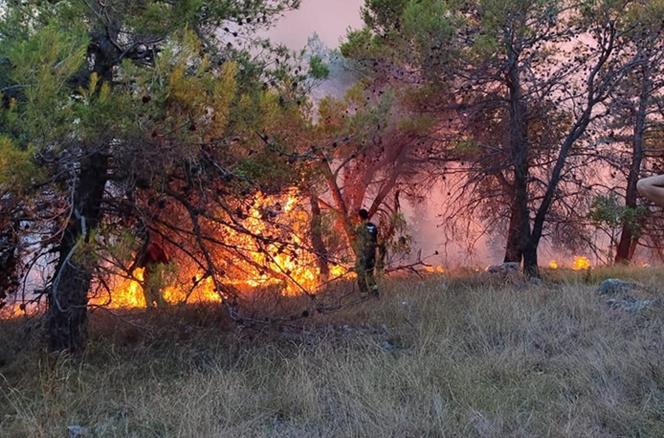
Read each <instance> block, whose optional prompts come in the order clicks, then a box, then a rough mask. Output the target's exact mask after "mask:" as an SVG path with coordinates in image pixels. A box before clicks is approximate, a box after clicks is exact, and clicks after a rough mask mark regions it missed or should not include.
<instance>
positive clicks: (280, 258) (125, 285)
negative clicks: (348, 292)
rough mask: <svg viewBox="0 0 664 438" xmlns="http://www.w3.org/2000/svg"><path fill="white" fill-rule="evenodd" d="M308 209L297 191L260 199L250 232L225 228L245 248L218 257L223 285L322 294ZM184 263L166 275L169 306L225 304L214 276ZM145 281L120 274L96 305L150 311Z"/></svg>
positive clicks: (337, 273)
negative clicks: (311, 244) (310, 239)
mask: <svg viewBox="0 0 664 438" xmlns="http://www.w3.org/2000/svg"><path fill="white" fill-rule="evenodd" d="M303 205H306V203H304V202H302V201H301V200H300V197H299V194H298V192H297V190H296V189H292V190H290V191H289V192H287V193H286V194H285V195H282V196H266V195H264V194H257V195H255V196H254V198H253V200H252V202H251V203H250V206H249V208H248V211H246V212H245V215H244V219H243V220H242V221H241V224H242V227H244V229H245V230H246V231H248V233H247V232H242V230H240V229H238V228H231V227H225V228H223V229H222V230H220V233H219V234H220V235H223V236H224V243H225V244H227V245H228V246H229V247H235V248H241V251H236V252H235V253H228V252H227V253H224V254H218V255H216V256H217V257H220V266H223V267H224V272H225V274H226V275H224V278H222V279H220V281H221V282H222V284H223V285H227V286H232V287H233V288H235V289H237V290H239V291H241V292H246V293H249V292H250V291H252V290H255V289H257V288H268V287H270V288H272V287H274V288H276V289H278V290H280V291H281V293H282V294H283V295H298V294H303V293H305V292H306V293H316V292H317V291H318V290H319V289H320V288H321V286H322V284H321V282H322V281H325V280H326V279H322V278H321V275H320V268H319V267H318V261H317V259H316V256H315V255H314V254H313V252H312V251H311V250H310V248H309V243H308V236H309V233H310V230H309V227H310V218H309V213H308V211H307V210H305V209H304V208H302V206H303ZM266 217H267V218H268V219H266ZM275 235H278V236H279V238H278V239H275V241H274V242H273V243H265V241H261V239H257V238H255V236H275ZM214 256H215V254H213V257H214ZM180 264H181V263H180V262H178V263H173V265H174V266H171V267H169V269H171V270H172V271H173V272H170V273H168V274H167V275H165V276H164V286H163V288H162V291H161V293H162V296H163V298H164V301H165V302H167V303H169V304H177V303H182V302H185V301H186V302H188V303H199V302H220V301H221V297H220V295H219V293H217V291H216V287H215V284H214V280H213V279H212V277H209V276H208V277H205V278H204V277H203V275H204V273H203V272H200V270H199V269H196V268H191V267H187V266H181V265H180ZM329 271H330V273H329V280H334V279H337V278H341V277H344V276H346V275H347V274H348V269H347V268H345V267H344V266H342V265H338V264H330V266H329ZM183 279H184V280H183ZM143 280H144V270H143V269H136V270H135V271H134V272H133V274H132V276H131V278H127V276H119V275H117V276H115V277H113V278H112V279H111V281H110V284H109V289H110V291H111V292H110V294H108V293H107V294H103V293H100V294H99V296H94V297H92V298H91V304H93V305H105V306H108V307H111V308H145V307H146V297H145V294H144V291H143V286H142V284H143Z"/></svg>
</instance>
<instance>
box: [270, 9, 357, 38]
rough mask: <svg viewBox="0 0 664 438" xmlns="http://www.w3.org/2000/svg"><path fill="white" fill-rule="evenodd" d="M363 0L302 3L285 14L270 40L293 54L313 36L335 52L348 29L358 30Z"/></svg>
mask: <svg viewBox="0 0 664 438" xmlns="http://www.w3.org/2000/svg"><path fill="white" fill-rule="evenodd" d="M362 3H363V0H303V1H302V5H301V6H300V8H299V9H298V10H296V11H292V12H289V13H287V14H286V15H285V16H284V17H283V18H282V19H281V20H279V22H277V24H276V25H275V27H274V28H273V29H272V30H271V31H270V38H271V39H272V40H273V41H274V42H276V43H281V44H284V45H286V46H288V47H290V48H291V49H293V50H299V49H301V48H302V47H304V46H305V45H306V44H307V39H308V38H309V37H310V36H312V35H313V34H314V33H316V34H318V36H319V37H320V39H321V41H322V42H323V43H324V44H325V45H326V46H327V47H329V48H332V49H334V48H337V47H338V46H339V42H340V41H341V39H342V38H343V37H344V36H345V35H346V31H347V30H348V29H349V28H353V29H357V28H359V27H361V26H362V19H361V17H360V7H361V6H362Z"/></svg>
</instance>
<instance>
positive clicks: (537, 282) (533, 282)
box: [528, 277, 544, 286]
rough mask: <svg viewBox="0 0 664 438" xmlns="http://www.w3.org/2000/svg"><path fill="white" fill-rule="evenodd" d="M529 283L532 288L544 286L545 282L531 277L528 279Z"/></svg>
mask: <svg viewBox="0 0 664 438" xmlns="http://www.w3.org/2000/svg"><path fill="white" fill-rule="evenodd" d="M528 283H530V285H531V286H542V285H543V284H544V281H543V280H542V279H541V278H537V277H531V278H529V279H528Z"/></svg>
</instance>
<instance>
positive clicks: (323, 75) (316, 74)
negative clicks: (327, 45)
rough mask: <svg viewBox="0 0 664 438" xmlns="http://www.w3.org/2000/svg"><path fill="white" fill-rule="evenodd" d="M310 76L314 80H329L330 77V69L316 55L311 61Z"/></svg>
mask: <svg viewBox="0 0 664 438" xmlns="http://www.w3.org/2000/svg"><path fill="white" fill-rule="evenodd" d="M309 75H310V76H311V77H312V78H314V79H319V80H321V79H327V77H328V76H329V75H330V68H329V67H328V66H327V64H325V62H324V61H323V59H322V58H321V57H320V56H318V55H314V56H312V57H311V59H310V60H309Z"/></svg>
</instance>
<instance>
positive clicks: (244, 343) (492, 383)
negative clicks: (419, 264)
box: [0, 273, 664, 437]
mask: <svg viewBox="0 0 664 438" xmlns="http://www.w3.org/2000/svg"><path fill="white" fill-rule="evenodd" d="M598 276H599V277H601V276H602V274H601V273H600V274H598ZM661 278H662V276H661V275H660V274H658V273H654V274H650V275H647V276H642V280H643V281H644V282H646V283H649V284H650V285H651V286H656V285H657V284H658V283H659V281H660V279H661ZM385 288H386V291H385V296H384V298H383V299H382V300H381V301H380V302H379V303H376V302H374V301H371V302H367V303H365V304H362V305H359V306H356V307H354V308H353V309H352V310H348V311H345V312H343V313H339V314H335V315H334V316H332V317H326V318H324V319H321V318H318V319H315V320H313V321H309V322H308V324H310V326H309V328H308V329H307V330H305V331H304V332H300V333H295V332H292V333H290V334H273V333H272V334H270V333H255V332H249V331H242V332H240V333H229V332H227V333H226V334H223V335H220V334H219V332H220V330H219V322H218V319H217V318H216V317H215V315H214V313H213V312H211V311H210V310H206V309H198V310H188V311H186V312H179V313H174V314H171V315H169V316H168V317H157V318H155V317H139V316H135V315H134V316H132V317H126V318H125V319H131V320H132V321H134V323H135V324H137V325H138V326H134V325H128V324H126V323H124V322H122V323H121V322H119V321H117V320H115V319H113V318H110V317H109V316H104V315H103V314H98V315H97V316H96V317H95V318H93V329H92V333H93V341H92V344H91V346H90V348H89V351H88V353H87V357H86V358H85V359H84V360H83V361H82V362H79V363H76V362H62V361H61V362H59V363H58V364H57V365H54V366H50V365H48V364H47V360H46V357H45V356H44V355H43V354H42V353H41V352H40V351H39V350H38V348H37V347H36V346H37V345H39V343H38V339H36V335H28V336H26V335H25V332H24V331H23V328H21V327H19V326H18V325H17V324H15V323H14V324H9V323H4V327H0V334H1V335H2V340H0V349H1V350H0V435H3V436H57V437H61V436H64V435H65V430H66V426H67V425H70V424H81V425H84V426H87V427H90V428H92V430H93V431H94V434H95V435H99V436H183V437H193V436H382V437H388V436H399V437H404V436H570V437H579V436H635V437H636V436H652V437H661V436H664V311H663V310H662V308H658V309H651V310H648V311H645V312H643V313H640V314H637V315H634V314H629V313H626V312H624V311H620V310H611V309H609V308H608V306H607V305H606V304H605V303H604V300H605V299H603V298H601V297H598V296H597V295H595V294H594V293H593V287H592V286H587V285H584V284H582V283H576V282H568V283H565V284H549V285H547V286H540V287H532V286H531V287H526V288H519V287H502V288H494V287H491V286H487V285H482V284H481V283H478V282H472V281H451V282H450V281H444V280H443V279H431V280H428V281H425V282H420V281H415V280H411V281H406V280H400V281H395V282H392V283H390V284H389V285H387V286H385ZM344 324H348V325H349V326H350V327H345V328H344V327H343V325H344ZM139 326H140V327H139ZM109 339H110V341H109ZM3 344H4V345H3ZM18 346H22V347H23V348H18ZM3 351H4V352H3Z"/></svg>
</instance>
